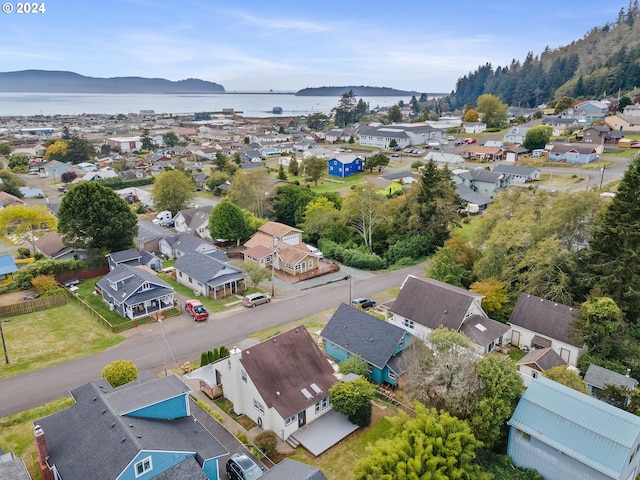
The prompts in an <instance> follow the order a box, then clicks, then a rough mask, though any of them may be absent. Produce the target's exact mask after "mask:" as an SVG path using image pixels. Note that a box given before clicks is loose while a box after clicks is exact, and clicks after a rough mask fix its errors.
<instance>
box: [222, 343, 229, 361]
mask: <svg viewBox="0 0 640 480" xmlns="http://www.w3.org/2000/svg"><path fill="white" fill-rule="evenodd" d="M228 356H229V349H228V348H227V347H225V346H224V345H222V346H221V347H220V358H226V357H228Z"/></svg>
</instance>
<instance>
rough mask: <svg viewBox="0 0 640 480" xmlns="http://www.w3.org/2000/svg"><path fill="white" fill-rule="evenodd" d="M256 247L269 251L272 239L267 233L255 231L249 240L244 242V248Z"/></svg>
mask: <svg viewBox="0 0 640 480" xmlns="http://www.w3.org/2000/svg"><path fill="white" fill-rule="evenodd" d="M258 245H262V246H263V247H267V248H268V249H269V250H271V249H272V248H273V237H272V236H271V235H269V234H267V233H264V232H260V231H257V232H256V233H254V234H253V236H252V237H251V238H250V239H249V240H247V241H246V242H244V246H245V247H246V248H253V247H257V246H258Z"/></svg>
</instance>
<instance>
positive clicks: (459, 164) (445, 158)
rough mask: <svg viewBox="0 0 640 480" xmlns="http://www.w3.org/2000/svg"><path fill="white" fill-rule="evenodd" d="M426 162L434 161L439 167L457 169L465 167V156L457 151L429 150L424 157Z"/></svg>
mask: <svg viewBox="0 0 640 480" xmlns="http://www.w3.org/2000/svg"><path fill="white" fill-rule="evenodd" d="M424 160H425V162H434V163H435V164H436V165H437V166H438V168H445V167H446V168H448V169H449V170H455V169H458V168H464V158H462V156H460V155H458V154H457V153H444V152H429V153H427V154H426V155H425V157H424Z"/></svg>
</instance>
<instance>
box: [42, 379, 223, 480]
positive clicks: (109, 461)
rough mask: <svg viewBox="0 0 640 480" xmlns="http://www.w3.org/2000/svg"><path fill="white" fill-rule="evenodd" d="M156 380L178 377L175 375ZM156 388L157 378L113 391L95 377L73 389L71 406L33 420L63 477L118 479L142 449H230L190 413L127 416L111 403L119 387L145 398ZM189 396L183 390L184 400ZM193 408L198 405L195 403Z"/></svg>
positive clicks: (207, 453) (204, 454)
mask: <svg viewBox="0 0 640 480" xmlns="http://www.w3.org/2000/svg"><path fill="white" fill-rule="evenodd" d="M157 380H161V381H165V382H168V383H173V382H175V379H171V377H163V378H161V379H157ZM178 381H180V380H179V379H178ZM157 388H158V383H156V382H146V383H142V384H138V383H132V384H128V385H126V386H124V387H121V389H119V390H116V391H114V390H113V389H112V388H111V387H110V386H109V385H108V383H107V382H106V381H105V380H104V379H101V380H96V381H93V382H90V383H88V384H86V385H83V386H82V387H79V388H77V389H75V390H73V391H72V392H71V393H72V395H73V397H74V399H75V401H76V403H75V404H74V405H73V406H71V407H69V408H67V409H65V410H62V411H60V412H58V413H55V414H53V415H50V416H48V417H45V418H43V419H40V420H38V421H37V422H34V423H35V424H37V425H40V426H41V427H42V428H43V431H44V434H45V438H46V441H47V447H48V450H49V456H50V458H49V461H50V463H51V464H55V465H56V467H57V468H58V470H59V472H60V475H61V476H62V478H64V479H65V480H93V479H95V480H111V479H114V480H115V479H116V478H117V477H118V475H119V474H120V473H121V472H122V471H123V470H124V468H125V467H126V466H127V465H128V464H129V463H130V462H131V460H132V459H133V458H134V457H135V455H136V454H137V453H138V452H140V451H141V450H157V451H169V452H197V453H196V454H197V455H198V456H199V457H200V458H202V459H210V458H217V457H220V456H223V455H225V454H226V453H228V452H227V451H226V449H225V448H224V447H223V446H222V445H221V444H220V443H219V442H218V441H217V440H216V439H215V438H214V437H213V436H212V435H211V434H209V432H208V431H207V430H206V429H205V428H204V427H203V426H202V425H200V424H199V423H196V422H194V418H193V417H191V416H189V417H183V418H179V419H174V420H171V421H168V420H158V419H148V418H138V417H131V416H126V417H123V416H120V415H118V413H117V412H116V411H115V410H114V408H113V406H112V405H111V404H110V397H111V396H112V395H116V394H118V395H126V393H120V392H130V393H131V394H132V395H133V396H135V397H141V396H144V393H143V392H144V391H146V394H147V395H149V396H152V395H153V396H155V398H158V396H157V394H156V393H154V390H156V389H157ZM187 391H188V389H187ZM168 398H170V397H168ZM187 398H188V397H187V393H186V391H185V401H187ZM191 408H197V407H194V406H193V404H192V405H191ZM173 478H182V477H173ZM184 478H185V479H191V478H194V477H184Z"/></svg>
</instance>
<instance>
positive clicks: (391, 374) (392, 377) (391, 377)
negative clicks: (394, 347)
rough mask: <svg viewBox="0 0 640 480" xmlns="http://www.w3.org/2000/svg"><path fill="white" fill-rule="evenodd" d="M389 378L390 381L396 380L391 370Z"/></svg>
mask: <svg viewBox="0 0 640 480" xmlns="http://www.w3.org/2000/svg"><path fill="white" fill-rule="evenodd" d="M389 378H390V379H391V380H395V379H396V374H395V373H394V372H392V371H391V370H389Z"/></svg>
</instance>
